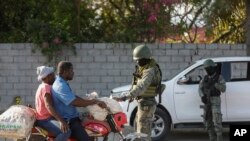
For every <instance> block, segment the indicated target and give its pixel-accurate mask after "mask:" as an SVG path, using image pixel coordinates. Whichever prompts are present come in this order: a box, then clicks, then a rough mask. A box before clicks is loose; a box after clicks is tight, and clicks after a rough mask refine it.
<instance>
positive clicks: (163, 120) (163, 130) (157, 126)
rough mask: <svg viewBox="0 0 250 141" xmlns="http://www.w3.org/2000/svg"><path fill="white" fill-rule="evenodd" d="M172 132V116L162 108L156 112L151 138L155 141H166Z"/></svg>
mask: <svg viewBox="0 0 250 141" xmlns="http://www.w3.org/2000/svg"><path fill="white" fill-rule="evenodd" d="M170 130H171V119H170V116H169V115H168V114H167V113H166V112H165V111H163V110H162V109H160V108H157V109H156V111H155V117H154V122H153V125H152V132H151V137H152V140H153V141H162V140H166V139H167V138H168V136H169V133H170Z"/></svg>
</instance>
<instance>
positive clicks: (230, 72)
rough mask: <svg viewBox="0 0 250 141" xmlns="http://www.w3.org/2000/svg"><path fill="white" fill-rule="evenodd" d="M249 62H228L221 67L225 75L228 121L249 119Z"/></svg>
mask: <svg viewBox="0 0 250 141" xmlns="http://www.w3.org/2000/svg"><path fill="white" fill-rule="evenodd" d="M249 68H250V62H246V61H245V62H228V63H227V64H226V65H224V67H223V70H222V71H223V72H224V73H225V74H227V77H228V79H227V82H226V87H227V88H226V103H227V114H228V115H227V116H228V120H229V121H236V120H237V121H249V119H250V110H249V107H250V102H249V99H250V92H249V86H250V73H249Z"/></svg>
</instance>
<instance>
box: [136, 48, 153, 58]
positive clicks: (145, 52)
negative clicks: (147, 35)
mask: <svg viewBox="0 0 250 141" xmlns="http://www.w3.org/2000/svg"><path fill="white" fill-rule="evenodd" d="M151 57H152V54H151V51H150V49H149V48H148V47H147V46H146V45H139V46H137V47H135V49H134V51H133V59H134V60H138V59H142V58H145V59H150V58H151Z"/></svg>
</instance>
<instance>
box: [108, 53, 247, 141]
mask: <svg viewBox="0 0 250 141" xmlns="http://www.w3.org/2000/svg"><path fill="white" fill-rule="evenodd" d="M211 59H212V60H213V61H214V62H216V63H217V66H218V69H219V70H220V73H221V74H222V75H223V76H224V78H225V80H226V87H227V89H226V92H225V93H222V94H221V100H222V101H221V108H222V109H221V110H222V114H223V125H225V126H227V125H229V124H231V123H239V122H240V123H242V122H250V110H249V108H250V102H249V101H250V90H249V88H248V87H250V57H221V58H211ZM204 60H205V59H203V60H198V61H196V62H194V63H193V64H192V65H190V66H188V67H187V68H185V69H184V70H182V71H181V72H179V73H177V74H176V75H174V76H173V77H172V78H170V79H168V80H166V81H163V82H162V84H164V85H165V86H166V87H165V89H164V91H163V93H162V95H161V103H159V104H158V105H157V110H156V112H155V118H154V123H153V129H152V139H153V140H154V141H160V140H164V139H167V137H168V134H169V133H170V130H171V129H172V128H187V127H188V128H191V127H203V123H202V117H201V115H202V114H203V111H202V109H200V105H202V103H201V100H200V97H199V94H198V87H199V82H200V80H201V78H203V77H204V75H205V71H204V69H203V62H204ZM163 73H164V72H163ZM130 87H131V86H130V85H126V86H122V87H118V88H115V89H113V90H112V92H111V95H119V93H122V92H124V91H128V90H129V89H130ZM156 99H157V100H158V98H156ZM120 104H121V106H122V108H123V111H124V112H125V113H126V114H127V117H128V121H129V122H128V123H129V124H130V125H131V126H133V125H134V124H135V122H134V118H135V115H136V111H137V104H136V102H135V101H133V102H132V103H130V106H129V109H127V107H128V101H125V102H120Z"/></svg>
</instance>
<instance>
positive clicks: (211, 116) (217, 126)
mask: <svg viewBox="0 0 250 141" xmlns="http://www.w3.org/2000/svg"><path fill="white" fill-rule="evenodd" d="M203 65H204V69H205V70H206V72H207V75H205V77H204V78H203V79H202V80H201V82H200V85H199V95H200V97H201V101H202V102H203V103H204V105H205V108H204V114H203V119H204V124H205V127H206V129H207V131H208V135H209V139H210V141H222V140H223V138H222V114H221V98H220V95H221V92H225V90H226V84H225V80H224V78H223V77H222V75H220V74H219V72H218V71H217V65H216V64H215V63H214V61H213V60H211V59H208V60H206V61H204V63H203Z"/></svg>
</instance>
